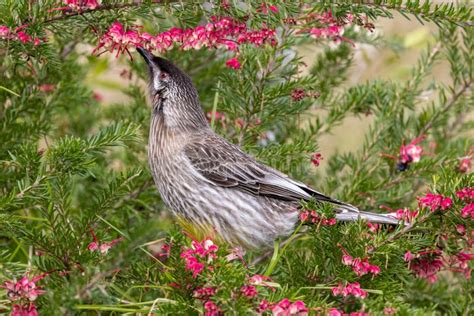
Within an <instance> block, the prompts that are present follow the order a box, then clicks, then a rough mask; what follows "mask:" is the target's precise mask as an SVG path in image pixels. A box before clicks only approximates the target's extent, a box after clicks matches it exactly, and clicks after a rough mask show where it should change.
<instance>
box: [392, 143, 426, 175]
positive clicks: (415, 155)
mask: <svg viewBox="0 0 474 316" xmlns="http://www.w3.org/2000/svg"><path fill="white" fill-rule="evenodd" d="M423 139H424V136H420V137H417V138H415V139H414V140H412V141H411V142H410V143H409V144H408V145H406V146H405V144H402V146H401V147H400V154H399V156H398V164H397V170H398V171H405V170H407V169H408V167H409V165H410V164H411V163H417V162H419V161H420V160H421V155H422V154H423V147H421V146H419V145H417V144H418V143H420V142H422V141H423Z"/></svg>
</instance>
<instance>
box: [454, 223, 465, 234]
mask: <svg viewBox="0 0 474 316" xmlns="http://www.w3.org/2000/svg"><path fill="white" fill-rule="evenodd" d="M456 231H457V232H458V233H460V234H461V235H464V234H465V233H466V226H464V225H461V224H459V225H456Z"/></svg>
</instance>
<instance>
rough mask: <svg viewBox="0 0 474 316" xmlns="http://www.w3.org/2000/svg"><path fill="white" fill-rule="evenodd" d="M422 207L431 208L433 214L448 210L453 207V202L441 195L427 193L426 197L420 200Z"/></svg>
mask: <svg viewBox="0 0 474 316" xmlns="http://www.w3.org/2000/svg"><path fill="white" fill-rule="evenodd" d="M418 201H419V203H420V205H421V206H423V207H429V208H430V210H431V211H432V212H434V211H436V210H438V209H440V208H441V209H442V210H446V209H448V208H450V207H451V206H452V205H453V201H452V200H451V199H450V198H448V197H444V196H442V195H441V194H433V193H427V194H426V195H425V196H424V197H421V198H418Z"/></svg>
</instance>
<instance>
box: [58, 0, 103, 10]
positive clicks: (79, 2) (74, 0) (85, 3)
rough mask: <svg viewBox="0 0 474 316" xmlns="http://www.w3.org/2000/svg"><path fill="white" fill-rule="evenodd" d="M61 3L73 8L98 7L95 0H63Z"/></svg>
mask: <svg viewBox="0 0 474 316" xmlns="http://www.w3.org/2000/svg"><path fill="white" fill-rule="evenodd" d="M63 3H64V4H66V5H67V7H68V8H71V9H73V10H81V9H96V8H97V7H99V3H98V2H97V0H64V1H63Z"/></svg>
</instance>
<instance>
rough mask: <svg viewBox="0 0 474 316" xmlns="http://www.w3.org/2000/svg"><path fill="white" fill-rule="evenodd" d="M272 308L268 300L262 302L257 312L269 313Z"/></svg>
mask: <svg viewBox="0 0 474 316" xmlns="http://www.w3.org/2000/svg"><path fill="white" fill-rule="evenodd" d="M270 308H271V304H270V303H269V302H268V301H267V300H262V301H261V302H260V304H258V309H257V311H258V312H259V313H263V312H264V311H267V310H269V309H270Z"/></svg>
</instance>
